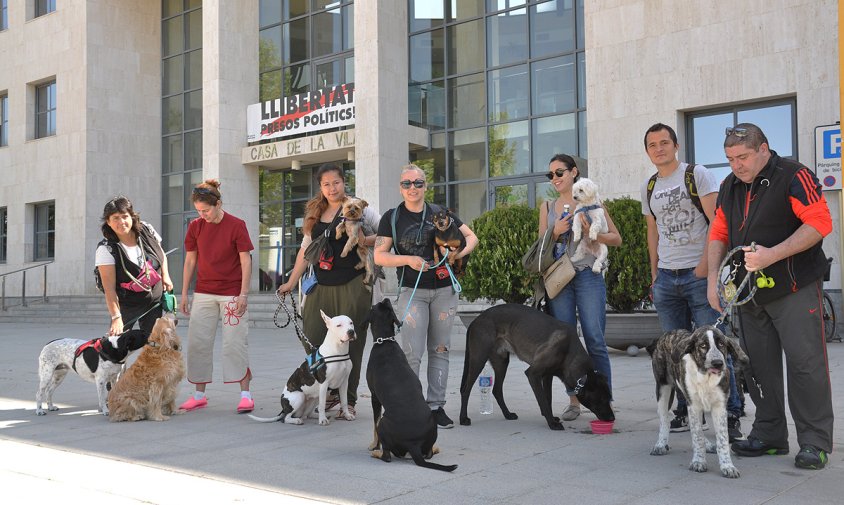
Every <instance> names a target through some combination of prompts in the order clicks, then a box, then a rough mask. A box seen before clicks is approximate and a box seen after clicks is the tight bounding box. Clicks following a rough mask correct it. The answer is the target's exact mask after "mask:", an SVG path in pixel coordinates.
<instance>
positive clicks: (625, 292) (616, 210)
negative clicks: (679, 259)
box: [604, 197, 651, 312]
mask: <svg viewBox="0 0 844 505" xmlns="http://www.w3.org/2000/svg"><path fill="white" fill-rule="evenodd" d="M604 205H605V206H606V208H607V211H609V213H610V216H611V217H612V220H613V223H615V226H616V227H617V228H618V232H619V233H620V234H621V239H622V241H623V243H622V244H621V247H610V248H609V250H610V254H609V268H608V269H607V276H606V282H607V303H608V304H609V305H610V307H612V308H613V309H615V310H616V311H618V312H632V311H633V309H634V308H635V307H636V305H637V304H638V303H639V302H640V301H642V300H643V299H645V297H647V296H648V289H649V288H650V284H651V269H650V265H649V263H648V229H647V224H646V222H645V216H643V215H642V204H641V203H640V202H639V201H638V200H633V199H631V198H628V197H624V198H618V199H615V200H607V201H605V202H604Z"/></svg>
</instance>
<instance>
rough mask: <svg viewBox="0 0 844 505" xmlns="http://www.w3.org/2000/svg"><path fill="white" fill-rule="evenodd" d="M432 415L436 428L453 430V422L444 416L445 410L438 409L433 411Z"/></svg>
mask: <svg viewBox="0 0 844 505" xmlns="http://www.w3.org/2000/svg"><path fill="white" fill-rule="evenodd" d="M433 414H434V421H436V422H437V427H439V428H443V429H448V428H454V421H452V420H451V418H450V417H448V415H446V413H445V410H443V408H442V407H440V408H438V409H437V410H434V411H433Z"/></svg>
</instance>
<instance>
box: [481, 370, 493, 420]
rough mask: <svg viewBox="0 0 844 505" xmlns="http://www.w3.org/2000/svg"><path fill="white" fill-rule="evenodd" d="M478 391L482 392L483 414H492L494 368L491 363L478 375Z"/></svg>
mask: <svg viewBox="0 0 844 505" xmlns="http://www.w3.org/2000/svg"><path fill="white" fill-rule="evenodd" d="M478 391H479V392H480V393H481V414H484V415H489V414H492V368H491V367H490V366H489V363H487V364H485V365H484V369H483V371H482V372H481V375H480V377H478Z"/></svg>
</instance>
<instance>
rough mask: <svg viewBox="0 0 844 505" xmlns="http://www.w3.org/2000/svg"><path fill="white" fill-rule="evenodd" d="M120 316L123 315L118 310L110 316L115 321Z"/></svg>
mask: <svg viewBox="0 0 844 505" xmlns="http://www.w3.org/2000/svg"><path fill="white" fill-rule="evenodd" d="M121 317H123V315H122V314H120V312H118V313H117V314H115V315H113V316H111V320H112V321H116V320H118V319H120V318H121Z"/></svg>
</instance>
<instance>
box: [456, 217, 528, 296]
mask: <svg viewBox="0 0 844 505" xmlns="http://www.w3.org/2000/svg"><path fill="white" fill-rule="evenodd" d="M470 226H471V227H472V230H473V231H474V232H475V234H476V235H477V236H478V240H479V243H478V247H476V248H475V250H474V252H472V254H471V255H470V256H469V264H468V266H467V268H466V273H465V274H464V276H463V278H462V279H461V280H460V284H461V285H462V286H463V298H465V299H466V300H469V301H470V302H473V301H475V300H477V299H486V300H488V301H495V300H504V301H505V302H508V303H524V302H525V301H526V300H527V299H528V298H530V297H531V296H533V283H534V281H536V276H534V275H529V274H528V273H527V272H526V271H525V270H524V269H523V268H522V256H523V255H524V254H525V252H526V251H527V250H528V248H530V246H531V244H533V242H534V240H536V237H537V230H538V229H539V212H538V211H537V210H536V209H531V208H529V207H527V206H525V205H513V206H509V207H508V206H505V207H498V208H495V209H493V210H491V211H488V212H485V213H484V214H481V215H480V216H478V217H477V218H476V219H475V220H474V221H472V224H471V225H470Z"/></svg>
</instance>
